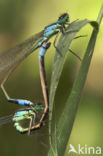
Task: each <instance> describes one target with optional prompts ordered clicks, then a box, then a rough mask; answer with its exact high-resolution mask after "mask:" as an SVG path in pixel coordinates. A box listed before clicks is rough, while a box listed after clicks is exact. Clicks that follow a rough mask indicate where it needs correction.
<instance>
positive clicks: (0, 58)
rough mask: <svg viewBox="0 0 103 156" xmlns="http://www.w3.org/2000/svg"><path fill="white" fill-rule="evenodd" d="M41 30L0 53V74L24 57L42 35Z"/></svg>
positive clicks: (17, 63)
mask: <svg viewBox="0 0 103 156" xmlns="http://www.w3.org/2000/svg"><path fill="white" fill-rule="evenodd" d="M43 32H44V31H41V32H40V33H37V34H35V35H34V36H32V37H31V38H29V39H28V40H26V41H24V42H23V43H21V44H19V45H17V46H16V47H14V48H11V49H9V50H7V51H5V52H3V53H1V54H0V74H2V72H6V71H8V70H9V69H11V68H12V67H13V66H14V67H16V66H18V65H19V63H20V62H21V61H23V60H24V59H25V57H27V56H28V55H29V54H30V53H32V48H33V46H35V44H36V43H37V42H38V41H39V40H40V39H41V38H42V37H43Z"/></svg>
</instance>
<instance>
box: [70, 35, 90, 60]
mask: <svg viewBox="0 0 103 156" xmlns="http://www.w3.org/2000/svg"><path fill="white" fill-rule="evenodd" d="M86 36H87V35H80V36H76V37H74V39H78V38H81V37H86ZM74 39H73V40H74ZM69 52H71V53H72V54H73V55H74V56H76V57H77V58H78V59H79V60H80V61H82V59H81V58H80V56H78V55H77V54H76V53H75V52H74V51H73V50H71V49H69Z"/></svg>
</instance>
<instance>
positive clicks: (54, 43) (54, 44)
mask: <svg viewBox="0 0 103 156" xmlns="http://www.w3.org/2000/svg"><path fill="white" fill-rule="evenodd" d="M59 33H60V30H59V32H58V33H57V35H56V37H55V40H54V42H53V46H54V48H55V49H56V50H57V52H58V53H59V55H60V56H62V54H61V52H60V50H59V49H58V48H57V46H56V41H57V38H58V36H59Z"/></svg>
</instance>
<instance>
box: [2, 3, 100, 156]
mask: <svg viewBox="0 0 103 156" xmlns="http://www.w3.org/2000/svg"><path fill="white" fill-rule="evenodd" d="M102 2H103V1H102V0H99V1H97V0H91V1H90V0H77V1H75V0H72V1H71V0H61V1H59V0H57V1H55V0H52V1H49V0H43V1H42V0H29V1H27V0H18V1H17V0H6V1H4V0H0V53H2V52H3V51H5V50H7V49H9V48H11V47H13V46H15V45H16V44H18V43H20V42H22V41H24V40H25V39H27V38H29V37H30V36H31V35H33V34H35V33H37V32H40V31H41V30H43V28H44V27H45V26H47V25H48V24H51V23H52V22H55V21H56V20H57V19H58V17H59V16H60V15H61V14H62V13H64V12H68V13H69V15H70V22H72V21H74V20H76V19H80V20H82V19H85V18H86V19H89V20H96V18H97V16H98V13H99V10H100V8H101V5H102ZM91 32H92V27H91V26H90V25H87V26H86V27H84V28H83V29H82V30H81V31H80V32H79V34H78V35H87V37H84V38H80V39H77V40H74V41H73V43H72V45H71V49H72V50H73V51H75V52H76V53H77V54H78V55H79V56H80V57H81V58H82V57H83V55H84V52H85V49H86V47H87V44H88V41H89V37H90V35H91ZM54 38H55V37H53V39H52V40H51V42H53V41H54ZM102 51H103V22H102V24H101V27H100V32H99V35H98V39H97V42H96V47H95V53H94V56H93V59H92V63H91V67H90V70H89V73H88V78H87V81H86V84H85V88H84V92H83V94H82V99H81V103H80V105H79V109H78V112H77V116H76V120H75V122H74V126H73V131H72V134H71V137H70V142H69V143H71V144H72V145H74V146H75V147H77V145H78V144H81V145H85V144H87V145H88V146H94V147H96V146H102V147H103V122H102V119H103V60H102V58H103V52H102ZM54 54H55V49H54V47H53V46H51V48H50V49H49V50H48V52H47V54H46V57H45V65H46V73H47V81H48V88H50V80H51V71H52V64H53V57H54ZM79 66H80V62H79V60H78V59H77V58H76V57H74V56H73V55H72V54H70V53H68V54H67V59H66V61H65V65H64V69H63V72H62V76H61V79H60V82H59V86H58V89H57V93H56V99H55V104H56V115H57V119H59V116H60V114H61V112H62V109H63V105H64V103H65V102H66V99H67V97H68V94H69V93H70V91H71V88H72V85H73V81H74V79H75V77H76V74H77V72H78V69H79ZM5 88H6V89H7V91H8V93H9V95H10V96H11V97H12V98H23V99H29V100H31V101H32V102H34V103H35V102H38V101H42V102H43V97H42V90H41V84H40V76H39V64H38V50H37V51H36V52H34V53H33V54H31V55H30V56H29V57H28V58H27V59H25V60H24V61H23V63H21V64H20V65H19V67H18V68H17V69H16V70H15V71H14V72H13V74H12V75H11V76H10V78H9V79H8V81H7V82H6V84H5ZM20 108H21V107H20V106H19V105H15V104H12V103H8V102H7V101H6V99H5V96H4V94H3V93H2V91H1V89H0V117H2V116H7V115H10V114H13V113H14V112H15V111H16V110H18V109H20ZM48 137H49V134H48V126H47V124H46V125H45V126H43V127H42V128H41V129H40V130H38V131H35V132H32V133H31V136H29V137H28V136H27V135H26V134H24V135H21V134H19V133H18V132H17V131H16V130H15V128H14V127H13V123H11V124H10V123H9V124H7V125H4V126H3V127H1V128H0V155H2V156H7V155H8V156H9V155H11V156H12V155H15V156H18V155H20V156H21V155H22V156H24V155H25V156H27V155H28V154H29V155H31V156H34V155H38V156H39V155H42V156H46V155H47V153H48V149H49V148H48V147H49V143H48ZM68 148H69V145H68V147H67V152H66V155H68Z"/></svg>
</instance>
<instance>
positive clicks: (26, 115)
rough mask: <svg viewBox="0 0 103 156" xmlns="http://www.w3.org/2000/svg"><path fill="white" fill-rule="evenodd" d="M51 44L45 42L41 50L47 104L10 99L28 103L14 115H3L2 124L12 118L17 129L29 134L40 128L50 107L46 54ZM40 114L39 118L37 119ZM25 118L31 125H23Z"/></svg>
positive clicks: (40, 60) (41, 76)
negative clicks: (45, 62)
mask: <svg viewBox="0 0 103 156" xmlns="http://www.w3.org/2000/svg"><path fill="white" fill-rule="evenodd" d="M50 44H51V43H47V44H45V43H43V45H42V46H41V48H40V52H39V64H40V78H41V85H42V89H43V96H44V102H45V106H42V105H41V104H40V103H38V104H33V103H32V102H30V101H28V100H23V99H10V101H11V102H15V103H18V104H20V105H26V108H25V109H23V110H19V111H17V112H16V113H15V114H14V115H10V116H8V117H1V118H0V126H1V125H3V124H6V123H7V122H10V121H11V120H12V121H13V122H14V126H15V127H16V130H18V131H19V132H21V133H25V132H28V134H29V133H30V131H31V130H34V129H38V128H40V127H41V125H42V124H43V121H44V119H45V117H46V115H47V113H48V109H49V98H48V89H47V82H46V74H45V66H44V54H45V53H46V51H47V49H48V48H49V47H50ZM40 112H42V113H40ZM40 114H41V115H40ZM38 116H39V120H37V119H38ZM25 120H30V122H29V127H25V128H24V127H23V125H24V121H25Z"/></svg>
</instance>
